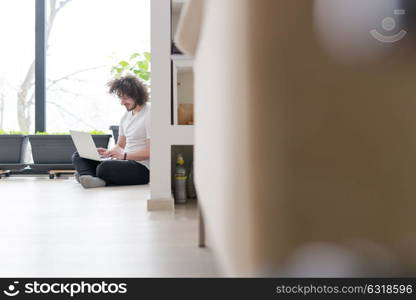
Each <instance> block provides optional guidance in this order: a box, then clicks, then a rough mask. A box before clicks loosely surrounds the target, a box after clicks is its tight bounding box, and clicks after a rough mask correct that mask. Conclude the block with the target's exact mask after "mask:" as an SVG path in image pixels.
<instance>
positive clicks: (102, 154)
mask: <svg viewBox="0 0 416 300" xmlns="http://www.w3.org/2000/svg"><path fill="white" fill-rule="evenodd" d="M97 151H98V154H100V155H101V156H105V153H106V152H107V149H105V148H97Z"/></svg>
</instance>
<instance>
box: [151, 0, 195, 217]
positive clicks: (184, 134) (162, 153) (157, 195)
mask: <svg viewBox="0 0 416 300" xmlns="http://www.w3.org/2000/svg"><path fill="white" fill-rule="evenodd" d="M185 3H186V0H152V2H151V11H152V99H153V101H152V124H151V127H152V143H151V153H150V155H151V163H150V168H151V169H150V187H151V192H150V199H149V200H148V210H162V209H173V208H174V199H173V196H172V192H173V191H172V174H173V173H172V171H173V169H172V168H173V167H172V166H174V164H173V163H172V159H174V158H172V157H173V156H174V155H173V153H174V150H172V149H178V147H177V146H179V147H181V146H193V143H194V126H193V121H190V120H193V58H192V57H189V56H185V55H182V54H180V53H179V51H175V47H174V45H173V37H174V35H175V32H176V28H177V25H178V20H179V16H180V13H181V10H182V9H183V6H184V4H185ZM190 107H192V109H190ZM180 108H181V112H180V111H179V110H180ZM183 111H185V115H184V114H182V112H183ZM189 114H191V116H190V118H188V117H189ZM184 116H185V118H184ZM182 120H185V121H182ZM175 151H176V150H175ZM187 152H189V151H187ZM187 159H188V160H191V159H192V155H190V157H189V158H188V157H185V161H186V160H187ZM189 162H190V161H189ZM190 163H191V162H190Z"/></svg>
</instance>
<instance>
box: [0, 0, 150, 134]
mask: <svg viewBox="0 0 416 300" xmlns="http://www.w3.org/2000/svg"><path fill="white" fill-rule="evenodd" d="M37 1H42V0H37ZM45 2H46V13H45V19H44V21H45V22H46V23H47V26H46V46H45V58H46V69H45V73H46V84H45V85H46V86H45V89H46V90H45V95H46V97H45V98H46V113H45V114H43V113H41V114H37V118H45V119H46V130H47V131H49V132H64V131H68V130H69V129H79V130H108V127H109V126H110V125H117V124H118V122H119V119H120V117H121V114H122V113H123V108H122V107H121V106H120V104H119V102H118V100H117V99H115V98H114V97H111V96H110V95H108V94H107V87H106V83H107V82H108V81H109V80H110V79H111V78H112V74H111V67H112V66H114V65H115V64H116V63H117V62H119V61H122V60H128V59H129V57H130V56H131V55H132V54H133V53H137V52H139V53H143V52H145V51H146V52H150V0H45ZM26 6H27V7H26ZM38 18H39V15H38ZM0 26H1V27H0V36H1V39H2V41H3V42H2V48H1V50H0V53H1V54H2V55H1V57H0V129H5V130H23V131H30V132H33V131H34V130H35V125H34V124H35V121H34V120H35V113H34V112H35V110H34V107H35V100H34V98H35V93H34V90H35V89H34V83H35V81H34V78H35V75H34V68H31V65H32V63H33V62H34V59H35V30H34V28H35V0H14V1H0ZM28 74H29V75H28ZM26 79H27V80H26ZM39 88H43V87H42V85H41V86H40V87H38V89H39ZM38 107H39V106H38Z"/></svg>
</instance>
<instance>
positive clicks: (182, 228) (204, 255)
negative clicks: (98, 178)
mask: <svg viewBox="0 0 416 300" xmlns="http://www.w3.org/2000/svg"><path fill="white" fill-rule="evenodd" d="M147 198H149V186H130V187H111V188H108V187H107V188H99V189H91V190H85V189H83V188H82V187H81V186H80V185H79V184H77V183H75V181H74V180H73V178H67V179H65V178H63V179H55V180H50V179H47V178H45V177H44V178H28V177H11V178H4V179H1V180H0V276H1V277H58V276H59V277H213V276H219V271H218V268H217V267H216V264H215V260H214V257H213V255H212V253H211V252H210V250H209V249H200V248H198V247H197V243H198V236H197V233H198V230H197V212H196V205H195V203H193V204H192V203H191V204H187V205H182V206H179V207H177V209H176V210H175V211H174V212H148V211H147V210H146V200H147Z"/></svg>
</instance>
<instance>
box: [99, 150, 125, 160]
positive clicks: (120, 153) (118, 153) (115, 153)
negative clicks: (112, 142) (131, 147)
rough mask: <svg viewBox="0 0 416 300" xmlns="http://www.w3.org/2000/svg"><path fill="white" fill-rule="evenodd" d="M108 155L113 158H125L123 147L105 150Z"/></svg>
mask: <svg viewBox="0 0 416 300" xmlns="http://www.w3.org/2000/svg"><path fill="white" fill-rule="evenodd" d="M104 155H105V156H106V157H111V158H112V159H124V153H123V151H121V149H111V150H107V151H105V152H104Z"/></svg>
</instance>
